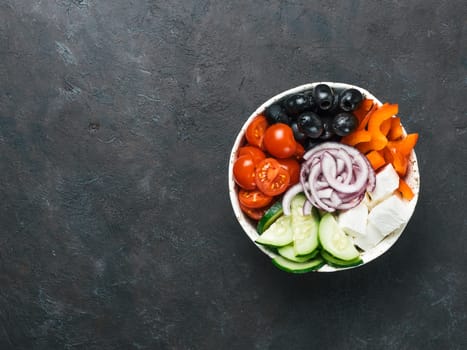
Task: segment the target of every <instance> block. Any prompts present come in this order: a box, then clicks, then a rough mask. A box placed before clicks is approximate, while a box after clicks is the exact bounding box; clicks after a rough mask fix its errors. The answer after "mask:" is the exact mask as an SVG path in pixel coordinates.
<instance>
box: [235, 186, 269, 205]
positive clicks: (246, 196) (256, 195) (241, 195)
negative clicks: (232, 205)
mask: <svg viewBox="0 0 467 350" xmlns="http://www.w3.org/2000/svg"><path fill="white" fill-rule="evenodd" d="M238 200H239V201H240V204H241V205H243V206H245V207H247V208H253V209H254V208H262V207H265V206H266V205H268V204H269V203H271V201H272V197H271V196H268V195H266V194H264V193H263V192H261V191H259V190H252V191H247V190H244V189H240V191H238Z"/></svg>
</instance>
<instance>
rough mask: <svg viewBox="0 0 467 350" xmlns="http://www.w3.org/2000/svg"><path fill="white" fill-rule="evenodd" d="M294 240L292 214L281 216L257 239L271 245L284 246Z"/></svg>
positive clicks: (263, 243) (259, 242) (258, 241)
mask: <svg viewBox="0 0 467 350" xmlns="http://www.w3.org/2000/svg"><path fill="white" fill-rule="evenodd" d="M292 242H293V232H292V225H291V218H290V216H281V217H279V218H278V219H277V220H276V221H275V222H274V223H273V224H272V225H271V226H270V227H269V228H268V229H267V230H266V231H264V232H263V233H262V234H261V236H259V237H258V238H257V239H256V243H258V244H262V245H267V246H270V247H283V246H285V245H287V244H290V243H292Z"/></svg>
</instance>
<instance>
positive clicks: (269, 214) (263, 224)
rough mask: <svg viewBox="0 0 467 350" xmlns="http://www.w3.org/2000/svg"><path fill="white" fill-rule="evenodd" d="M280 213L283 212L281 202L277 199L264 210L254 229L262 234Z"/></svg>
mask: <svg viewBox="0 0 467 350" xmlns="http://www.w3.org/2000/svg"><path fill="white" fill-rule="evenodd" d="M282 214H283V210H282V203H281V201H277V202H276V203H274V204H273V205H272V206H271V207H270V208H269V209H268V210H267V211H266V213H265V214H264V215H263V217H262V218H261V219H260V220H259V221H258V225H257V226H256V231H258V233H259V234H262V233H263V232H264V231H266V230H267V229H268V228H269V226H271V224H272V223H273V222H274V221H276V220H277V218H278V217H279V216H281V215H282Z"/></svg>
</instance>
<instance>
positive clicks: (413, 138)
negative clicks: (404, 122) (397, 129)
mask: <svg viewBox="0 0 467 350" xmlns="http://www.w3.org/2000/svg"><path fill="white" fill-rule="evenodd" d="M417 140H418V134H417V133H413V134H408V135H407V136H406V137H404V138H403V139H402V140H398V141H389V142H388V147H389V148H391V149H396V150H397V152H399V153H401V154H403V155H404V156H406V157H408V156H410V153H411V152H412V150H413V149H414V147H415V145H416V144H417Z"/></svg>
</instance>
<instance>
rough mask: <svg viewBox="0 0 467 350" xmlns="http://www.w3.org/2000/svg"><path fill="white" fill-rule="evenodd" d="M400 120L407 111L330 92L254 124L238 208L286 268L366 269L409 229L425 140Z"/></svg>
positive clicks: (281, 104)
mask: <svg viewBox="0 0 467 350" xmlns="http://www.w3.org/2000/svg"><path fill="white" fill-rule="evenodd" d="M397 114H398V105H397V104H390V103H384V104H381V103H379V102H378V101H375V100H374V99H372V98H370V97H368V96H366V95H365V94H364V93H362V92H361V91H360V90H359V89H356V88H352V87H351V88H335V87H334V86H331V85H330V84H325V83H320V84H317V85H314V86H313V87H312V88H310V89H308V90H305V91H301V92H298V93H291V94H288V95H285V96H283V97H282V98H281V99H280V100H278V101H276V102H275V103H273V104H270V105H269V106H268V107H267V108H265V109H264V110H262V111H261V112H260V113H259V114H257V115H256V116H255V117H254V118H253V119H252V120H251V122H250V123H249V124H248V125H247V127H246V130H245V136H244V140H243V142H242V144H241V145H240V147H239V148H238V149H237V151H236V153H235V160H234V163H233V166H232V171H233V174H232V176H233V179H234V181H235V184H236V191H237V198H238V204H239V206H240V208H241V210H242V212H243V213H244V214H245V215H246V216H248V217H249V218H250V220H251V221H252V223H253V224H254V225H255V227H256V230H257V233H258V237H257V239H256V240H255V242H256V243H257V244H259V245H262V246H264V247H267V249H271V250H273V251H274V252H275V253H277V255H275V258H273V263H274V264H275V265H276V266H277V267H278V268H280V269H282V270H285V271H287V272H292V273H304V272H308V271H314V270H317V269H320V268H321V267H323V266H324V265H329V266H333V267H337V268H348V267H353V266H357V265H359V264H362V263H363V260H362V254H363V253H364V252H365V251H369V250H371V249H373V248H374V247H376V246H377V245H378V244H379V243H380V242H381V241H383V240H384V239H385V237H387V236H388V235H390V234H391V233H392V232H394V231H396V230H398V229H400V228H401V227H402V226H403V225H405V224H406V223H407V221H408V220H409V215H407V214H406V213H407V212H410V211H408V210H407V208H408V206H409V205H410V202H411V200H412V199H413V198H414V196H415V193H414V189H413V188H412V187H411V185H410V184H409V183H407V181H406V175H407V172H408V169H409V167H410V161H411V154H412V151H413V149H414V147H415V145H416V143H417V140H418V134H417V133H409V134H407V133H406V131H405V129H404V128H403V126H402V124H401V120H400V118H399V117H398V116H397Z"/></svg>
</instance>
